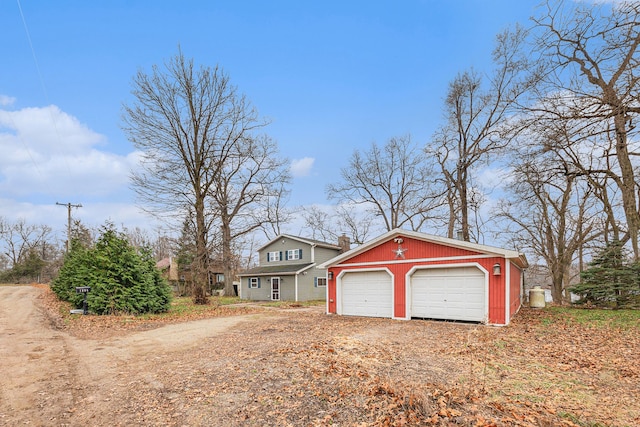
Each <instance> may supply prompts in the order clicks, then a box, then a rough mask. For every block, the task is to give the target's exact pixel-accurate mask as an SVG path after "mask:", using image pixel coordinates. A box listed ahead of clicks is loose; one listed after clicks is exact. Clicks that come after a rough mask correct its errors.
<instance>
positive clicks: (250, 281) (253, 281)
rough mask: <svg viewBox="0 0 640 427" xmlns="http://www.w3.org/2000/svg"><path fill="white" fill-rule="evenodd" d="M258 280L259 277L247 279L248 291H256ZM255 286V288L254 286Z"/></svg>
mask: <svg viewBox="0 0 640 427" xmlns="http://www.w3.org/2000/svg"><path fill="white" fill-rule="evenodd" d="M259 281H260V278H259V277H250V278H249V289H258V288H259V287H260V286H259V283H260V282H259ZM254 284H255V286H254Z"/></svg>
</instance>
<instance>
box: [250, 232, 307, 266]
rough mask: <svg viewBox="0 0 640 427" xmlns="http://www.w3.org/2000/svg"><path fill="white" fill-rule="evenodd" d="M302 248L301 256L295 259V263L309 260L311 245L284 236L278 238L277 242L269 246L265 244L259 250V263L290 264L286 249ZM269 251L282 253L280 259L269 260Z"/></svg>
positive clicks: (270, 264) (272, 264) (271, 264)
mask: <svg viewBox="0 0 640 427" xmlns="http://www.w3.org/2000/svg"><path fill="white" fill-rule="evenodd" d="M295 249H302V258H300V259H299V260H295V262H296V263H301V264H302V263H305V262H312V261H311V247H310V246H309V245H308V244H306V243H303V242H300V241H298V240H294V239H288V238H286V237H284V238H281V239H278V241H277V242H273V243H272V244H270V245H269V246H266V247H264V248H263V249H262V251H260V265H263V266H264V265H269V266H276V265H287V264H291V260H288V259H287V256H286V254H287V251H289V250H295ZM269 252H278V253H281V254H282V259H281V260H279V261H269Z"/></svg>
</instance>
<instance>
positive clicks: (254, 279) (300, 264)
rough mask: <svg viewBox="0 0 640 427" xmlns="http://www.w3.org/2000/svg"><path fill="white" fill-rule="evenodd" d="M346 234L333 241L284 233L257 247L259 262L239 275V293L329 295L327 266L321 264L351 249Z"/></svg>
mask: <svg viewBox="0 0 640 427" xmlns="http://www.w3.org/2000/svg"><path fill="white" fill-rule="evenodd" d="M349 246H350V241H349V238H348V237H346V236H341V237H340V238H339V241H338V244H337V245H334V244H331V243H327V242H321V241H318V240H313V239H306V238H303V237H297V236H290V235H287V234H281V235H279V236H278V237H276V238H275V239H273V240H271V241H270V242H269V243H267V244H266V245H264V246H262V247H260V248H259V249H258V255H259V264H260V265H259V266H258V267H255V268H251V269H249V270H247V271H245V272H243V273H241V274H239V275H238V276H239V277H240V288H239V296H240V298H242V299H249V300H256V301H310V300H324V299H325V298H326V289H327V276H326V273H327V271H326V269H324V268H319V267H318V266H319V265H320V264H322V263H323V262H325V261H328V260H330V259H331V258H334V257H336V256H337V255H340V254H341V253H342V252H344V251H347V250H349Z"/></svg>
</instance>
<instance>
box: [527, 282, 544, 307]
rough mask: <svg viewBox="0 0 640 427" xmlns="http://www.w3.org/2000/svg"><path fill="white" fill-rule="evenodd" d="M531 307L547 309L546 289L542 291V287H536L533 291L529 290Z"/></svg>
mask: <svg viewBox="0 0 640 427" xmlns="http://www.w3.org/2000/svg"><path fill="white" fill-rule="evenodd" d="M529 307H532V308H544V307H545V300H544V289H541V288H540V286H534V287H533V289H530V290H529Z"/></svg>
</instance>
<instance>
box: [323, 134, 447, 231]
mask: <svg viewBox="0 0 640 427" xmlns="http://www.w3.org/2000/svg"><path fill="white" fill-rule="evenodd" d="M340 175H341V177H342V181H341V182H339V183H335V184H330V185H329V186H328V187H327V194H328V196H329V198H331V199H335V200H338V201H339V202H341V203H352V204H356V205H365V206H367V207H368V208H369V207H370V212H371V213H372V214H373V215H375V216H376V217H379V218H381V219H382V223H383V226H384V229H385V230H387V231H389V230H392V229H395V228H400V227H408V228H410V229H412V230H420V229H421V228H422V227H423V226H425V224H426V223H427V221H429V220H430V219H432V218H433V215H434V212H435V210H436V209H437V208H438V207H439V205H440V195H441V192H440V191H439V189H438V188H435V186H434V185H433V182H434V179H433V178H432V171H431V170H430V169H429V168H428V163H427V162H426V160H425V153H424V152H423V151H422V150H420V149H419V148H418V147H417V146H416V144H414V143H413V142H412V141H411V138H410V137H409V136H406V137H402V138H392V139H390V140H389V141H388V142H387V143H386V144H385V145H384V146H383V147H379V146H378V145H377V144H375V143H374V144H372V145H371V149H370V150H369V151H366V152H364V153H361V152H360V151H358V150H356V151H355V152H354V153H353V155H352V156H351V159H350V160H349V165H348V166H347V167H344V168H342V169H341V171H340Z"/></svg>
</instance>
